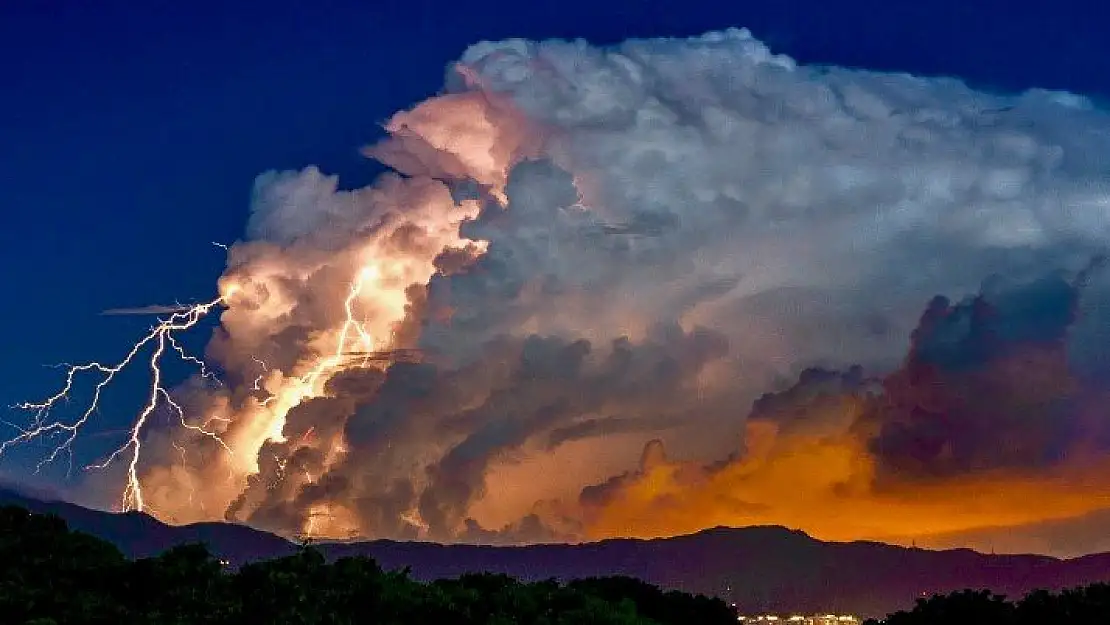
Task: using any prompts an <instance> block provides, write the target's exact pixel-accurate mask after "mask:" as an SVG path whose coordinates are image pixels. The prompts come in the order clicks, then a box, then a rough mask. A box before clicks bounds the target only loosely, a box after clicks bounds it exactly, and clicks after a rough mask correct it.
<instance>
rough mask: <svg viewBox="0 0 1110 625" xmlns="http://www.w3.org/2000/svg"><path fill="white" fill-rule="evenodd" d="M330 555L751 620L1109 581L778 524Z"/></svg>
mask: <svg viewBox="0 0 1110 625" xmlns="http://www.w3.org/2000/svg"><path fill="white" fill-rule="evenodd" d="M0 505H18V506H21V507H24V508H26V509H28V510H31V511H32V512H38V513H54V514H57V515H58V516H60V517H61V518H63V519H65V520H66V521H67V523H68V524H69V526H70V528H71V529H74V530H76V531H81V532H85V533H88V534H92V535H94V536H97V537H99V538H102V539H104V540H107V541H108V542H111V543H112V544H114V545H116V546H117V547H118V548H119V549H120V550H121V551H122V552H123V553H124V554H126V555H127V556H129V557H133V558H137V557H148V556H152V555H156V554H158V553H160V552H162V551H164V550H165V549H167V548H169V547H171V546H173V545H176V544H181V543H187V542H204V543H206V544H208V545H209V549H210V550H211V551H212V552H213V554H214V555H216V556H218V557H220V558H222V559H225V560H228V561H230V562H231V563H232V564H233V565H241V564H244V563H247V562H251V561H254V560H260V559H267V558H273V557H280V556H284V555H289V554H292V553H294V552H295V551H296V549H297V548H298V545H296V544H295V543H293V542H291V541H289V540H287V539H285V538H282V537H280V536H277V535H274V534H270V533H267V532H264V531H261V530H256V529H253V528H250V527H247V526H245V525H238V524H234V523H221V522H205V523H195V524H191V525H184V526H172V525H167V524H165V523H163V522H161V521H159V520H157V519H155V518H153V517H151V516H149V515H146V514H143V513H135V512H130V513H123V514H118V513H111V512H103V511H99V510H91V509H89V508H84V507H81V506H78V505H76V504H72V503H67V502H64V501H42V500H39V499H35V498H33V497H29V496H27V495H25V494H21V493H18V492H15V491H11V490H4V489H0ZM316 546H317V547H318V548H319V549H320V550H321V551H322V552H323V553H324V554H325V556H327V557H328V558H329V559H335V558H340V557H344V556H357V555H368V556H371V557H373V558H375V559H376V560H377V561H378V562H379V563H380V564H381V565H382V566H383V567H384V568H386V569H398V568H403V567H410V568H411V570H412V575H413V577H415V578H417V579H421V580H430V579H436V578H440V577H453V576H457V575H459V574H462V573H465V572H472V571H488V572H491V573H505V574H508V575H512V576H514V577H518V578H521V579H525V580H541V579H548V578H556V579H560V580H567V579H574V578H581V577H590V576H604V575H628V576H632V577H637V578H640V579H643V580H645V581H648V582H651V583H653V584H657V585H659V586H662V587H665V588H675V589H679V590H684V591H688V592H698V593H704V594H709V595H718V596H721V597H722V598H724V599H726V600H728V601H730V602H735V603H736V604H737V605H738V606H739V609H741V610H742V611H746V612H818V611H822V612H826V611H836V612H850V613H855V614H861V615H867V616H881V615H884V614H887V613H889V612H891V611H894V610H898V609H903V608H908V607H910V606H912V604H913V600H914V599H915V598H917V597H920V596H924V595H930V594H933V593H938V592H949V591H952V590H960V589H963V588H989V589H991V590H993V591H995V592H999V593H1002V594H1006V595H1008V596H1011V597H1016V596H1020V595H1023V594H1025V593H1027V592H1029V591H1031V590H1034V589H1037V588H1047V589H1058V588H1063V587H1071V586H1078V585H1083V584H1088V583H1094V582H1101V581H1110V553H1099V554H1090V555H1086V556H1079V557H1076V558H1070V559H1061V558H1055V557H1052V556H1045V555H1036V554H984V553H980V552H977V551H974V550H971V549H964V548H960V549H947V550H929V549H922V548H918V547H903V546H896V545H888V544H885V543H881V542H877V541H863V540H861V541H850V542H826V541H822V540H818V539H816V538H813V537H812V536H809V535H808V534H806V533H805V532H803V531H801V530H796V529H789V528H785V527H781V526H773V525H761V526H751V527H742V528H732V527H725V526H717V527H713V528H706V529H704V530H701V531H698V532H695V533H692V534H687V535H683V536H676V537H670V538H649V539H643V538H612V539H606V540H602V541H598V542H590V543H580V544H538V545H517V546H494V545H473V544H441V543H434V542H405V541H395V540H387V539H379V540H368V541H360V542H329V541H321V542H319V543H317V544H316Z"/></svg>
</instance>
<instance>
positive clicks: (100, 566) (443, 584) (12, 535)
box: [0, 507, 735, 625]
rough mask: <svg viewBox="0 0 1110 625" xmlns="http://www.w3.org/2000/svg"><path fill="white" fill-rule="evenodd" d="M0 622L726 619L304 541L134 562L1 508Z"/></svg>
mask: <svg viewBox="0 0 1110 625" xmlns="http://www.w3.org/2000/svg"><path fill="white" fill-rule="evenodd" d="M0 620H2V621H3V622H4V623H13V624H23V625H31V624H34V625H57V624H66V625H70V624H73V625H80V624H85V623H89V624H93V623H95V624H101V623H103V624H105V625H107V624H109V623H110V624H112V625H115V624H117V623H128V624H131V623H134V624H138V625H194V624H203V625H232V624H235V625H240V624H242V623H272V624H275V625H280V624H284V623H288V624H294V623H295V624H297V625H409V624H418V623H419V624H424V623H442V624H444V625H688V624H691V623H699V624H704V625H724V624H725V623H730V624H731V623H734V622H735V616H734V615H733V614H732V613H731V611H730V610H729V609H728V607H727V606H726V605H725V604H724V602H723V601H721V600H719V599H709V598H707V597H691V596H689V595H685V594H683V593H676V592H663V591H661V590H660V589H658V588H656V587H654V586H651V585H649V584H645V583H643V582H640V581H638V580H633V579H627V578H612V579H595V580H583V581H581V582H574V583H572V584H560V583H558V582H555V581H545V582H537V583H522V582H519V581H517V580H515V579H513V578H510V577H507V576H504V575H492V574H487V573H471V574H466V575H462V576H460V577H459V578H457V579H450V580H437V581H435V582H431V583H421V582H418V581H416V580H413V579H412V578H411V576H410V573H409V571H408V570H407V569H406V570H400V571H383V570H382V569H381V567H379V566H378V564H377V563H376V562H375V561H374V560H372V559H370V558H362V557H359V558H343V559H339V560H337V561H335V562H331V563H329V562H327V561H326V560H325V558H324V556H323V555H322V554H321V553H320V551H318V550H317V549H315V548H314V547H313V546H312V545H310V544H307V543H305V544H302V545H301V548H300V549H299V550H298V551H297V553H295V554H294V555H291V556H288V557H284V558H277V559H274V560H268V561H264V562H253V563H250V564H246V565H244V566H243V567H241V568H240V569H238V570H231V569H230V568H229V567H227V566H225V565H224V564H223V563H221V562H220V561H219V560H218V559H216V558H215V557H214V556H213V555H212V554H211V553H210V552H209V551H208V549H207V548H206V547H205V546H203V545H181V546H178V547H174V548H173V549H170V550H169V551H166V552H165V553H163V554H162V555H160V556H157V557H154V558H146V559H141V560H136V561H129V560H127V559H125V558H124V557H123V555H121V554H120V552H119V551H118V550H116V549H115V547H113V546H111V545H110V544H108V543H106V542H103V541H101V540H99V539H97V538H94V537H92V536H87V535H85V534H81V533H78V532H71V531H69V530H68V528H67V527H66V524H65V522H64V521H62V520H61V519H59V518H57V517H54V516H41V515H35V514H31V513H29V512H27V511H26V510H23V509H21V508H15V507H4V508H0Z"/></svg>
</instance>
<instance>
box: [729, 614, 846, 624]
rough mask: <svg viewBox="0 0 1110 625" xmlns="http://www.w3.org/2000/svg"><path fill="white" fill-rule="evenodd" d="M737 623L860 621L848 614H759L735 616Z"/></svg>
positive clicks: (832, 622)
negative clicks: (784, 615)
mask: <svg viewBox="0 0 1110 625" xmlns="http://www.w3.org/2000/svg"><path fill="white" fill-rule="evenodd" d="M736 620H737V621H740V622H741V623H780V622H781V623H790V625H859V624H860V623H862V621H861V620H860V619H859V618H858V617H855V616H852V615H850V614H843V615H836V614H817V615H814V616H802V615H800V614H795V615H793V616H788V617H781V616H775V615H774V614H761V615H758V616H737V617H736Z"/></svg>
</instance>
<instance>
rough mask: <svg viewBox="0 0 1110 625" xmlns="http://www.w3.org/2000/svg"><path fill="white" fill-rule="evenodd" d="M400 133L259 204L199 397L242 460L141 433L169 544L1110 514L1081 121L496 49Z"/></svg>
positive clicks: (630, 51)
mask: <svg viewBox="0 0 1110 625" xmlns="http://www.w3.org/2000/svg"><path fill="white" fill-rule="evenodd" d="M386 130H387V132H388V137H387V138H386V139H385V140H384V141H383V142H381V143H380V144H378V145H375V146H370V147H368V148H367V149H366V151H365V152H366V154H367V155H369V156H371V157H373V158H376V159H379V160H381V161H382V162H384V163H386V164H387V165H389V166H390V167H392V168H394V169H395V170H396V173H388V174H385V175H383V176H381V177H380V178H379V179H378V180H377V181H376V182H375V183H374V184H372V185H370V186H368V187H365V188H361V189H354V190H344V189H341V188H340V186H339V183H338V180H337V179H336V178H335V177H331V176H327V175H325V174H323V173H322V172H320V171H319V170H318V169H317V168H314V167H308V168H306V169H304V170H302V171H299V172H270V173H267V174H264V175H262V176H260V177H259V178H258V180H257V181H256V184H255V189H254V199H253V206H252V212H251V216H250V219H249V221H248V224H247V231H246V235H247V236H246V240H245V241H242V242H239V243H236V244H235V245H233V246H231V248H230V249H229V255H228V269H227V272H226V273H225V275H224V276H223V277H222V278H221V282H220V287H221V293H223V294H225V295H226V304H227V309H226V310H225V311H224V312H223V313H222V316H221V327H220V328H219V329H218V330H217V332H216V335H215V337H214V338H213V340H212V342H211V344H210V345H209V348H208V352H207V356H208V358H209V359H210V360H212V361H213V362H214V363H217V364H218V365H219V369H220V370H221V371H222V372H223V377H224V382H225V384H224V386H221V387H212V385H207V384H202V383H198V382H195V381H194V382H192V383H190V384H189V385H186V386H185V387H184V388H183V389H182V390H181V391H180V392H179V395H180V396H181V403H182V405H183V406H185V407H186V408H187V412H188V414H189V415H191V418H193V419H195V420H196V421H197V422H205V423H208V422H211V421H212V420H213V419H215V421H214V422H215V423H216V424H221V425H220V426H219V427H220V434H221V436H222V437H223V438H224V440H226V441H228V443H229V445H230V446H231V447H232V448H233V449H234V454H232V455H229V454H227V453H225V452H224V451H223V450H221V449H220V448H219V447H218V446H217V445H216V444H215V443H214V442H213V441H212V440H211V439H205V438H204V437H203V436H187V437H182V436H180V435H179V434H176V433H174V434H171V433H161V432H160V433H158V434H157V435H152V436H153V437H154V439H155V440H154V441H153V442H152V443H151V446H150V447H151V448H152V449H153V450H155V452H156V456H155V457H150V458H148V459H147V460H146V463H145V465H144V466H145V473H144V475H143V481H144V485H145V486H146V491H147V492H148V499H149V500H150V501H151V502H152V503H151V509H152V510H154V511H157V512H159V513H160V514H162V515H163V516H166V517H167V518H172V519H175V520H180V521H185V520H197V519H202V518H212V517H221V516H224V515H226V516H227V517H228V518H231V519H236V520H243V521H247V522H250V523H253V524H256V525H260V526H263V527H266V528H269V529H274V530H277V531H280V532H284V533H287V534H292V533H303V532H308V533H313V534H319V535H347V534H357V535H365V536H389V537H398V538H405V537H414V536H421V537H432V538H437V539H441V540H451V539H460V540H489V541H499V542H505V541H512V540H538V539H556V538H563V539H566V538H589V537H596V536H609V535H626V534H634V535H661V534H669V533H674V532H679V531H690V530H695V529H698V528H700V527H704V526H706V525H715V524H743V523H755V522H759V523H782V524H786V525H791V526H796V527H802V528H804V529H809V530H811V531H814V532H816V533H817V534H818V535H821V536H825V537H831V538H851V537H857V536H864V535H866V536H870V537H876V538H882V537H887V538H892V539H900V538H904V537H909V536H927V535H929V536H932V535H935V536H940V535H942V534H945V535H950V534H952V533H959V532H967V531H972V530H975V529H977V528H985V527H994V526H1014V525H1019V524H1025V523H1033V522H1040V521H1044V520H1046V519H1048V518H1049V517H1055V518H1065V517H1068V516H1075V515H1082V514H1088V513H1091V512H1092V511H1093V510H1094V509H1095V508H1096V507H1097V506H1098V503H1097V502H1098V501H1103V502H1104V503H1105V500H1098V499H1097V498H1098V497H1102V496H1105V495H1106V494H1107V493H1108V492H1110V485H1108V484H1106V483H1105V482H1103V481H1100V480H1097V479H1094V478H1090V476H1093V475H1097V474H1098V473H1097V471H1098V470H1101V469H1103V468H1105V467H1104V465H1105V464H1107V463H1110V455H1106V454H1104V451H1105V450H1106V447H1105V446H1104V445H1103V441H1104V437H1105V436H1106V432H1105V431H1104V428H1103V426H1102V425H1101V423H1102V420H1101V418H1100V416H1101V415H1100V413H1099V408H1098V406H1100V405H1101V403H1100V401H1101V399H1100V398H1101V394H1100V389H1101V388H1102V386H1101V382H1102V381H1103V380H1104V379H1105V376H1104V373H1105V372H1107V371H1110V367H1108V364H1107V363H1108V361H1107V360H1106V359H1105V357H1104V355H1105V354H1104V350H1102V349H1101V347H1100V346H1101V345H1105V341H1104V340H1101V339H1105V338H1106V337H1107V333H1106V328H1107V324H1106V315H1105V314H1104V312H1103V311H1104V310H1105V307H1106V305H1107V304H1110V299H1108V296H1110V289H1108V288H1106V285H1105V284H1102V283H1101V281H1103V280H1104V279H1103V277H1102V275H1101V274H1100V273H1099V272H1094V273H1092V274H1091V276H1089V280H1090V281H1091V285H1089V286H1088V287H1083V288H1080V286H1079V285H1078V284H1077V283H1076V282H1075V279H1074V275H1073V273H1070V274H1069V273H1066V272H1075V271H1077V270H1079V269H1080V268H1082V267H1084V266H1087V264H1088V263H1089V262H1090V259H1091V258H1092V257H1094V256H1095V255H1097V254H1099V253H1102V252H1103V251H1104V248H1105V247H1106V242H1107V241H1108V239H1110V221H1108V220H1107V219H1106V215H1107V209H1110V161H1108V160H1107V159H1106V158H1105V154H1106V153H1107V151H1108V149H1110V117H1108V116H1107V114H1106V113H1105V112H1104V111H1101V110H1098V109H1096V108H1095V107H1093V106H1092V105H1091V104H1090V103H1089V102H1088V101H1087V100H1085V99H1084V98H1082V97H1079V96H1075V95H1072V94H1064V93H1055V92H1048V91H1043V90H1031V91H1028V92H1025V93H1021V94H1016V95H998V94H989V93H985V92H980V91H976V90H974V89H972V88H970V87H968V86H967V85H964V84H963V83H961V82H959V81H958V80H954V79H950V78H920V77H914V76H909V75H905V74H888V73H876V72H867V71H861V70H852V69H845V68H838V67H807V66H799V65H798V64H796V63H795V62H794V61H792V60H791V59H789V58H787V57H784V56H781V55H775V54H772V53H771V52H770V51H769V50H768V49H767V48H766V47H765V46H764V45H763V44H762V43H760V42H759V41H757V40H756V39H754V38H753V37H752V36H751V35H750V33H748V32H747V31H745V30H727V31H723V32H717V33H710V34H707V35H704V36H702V37H697V38H692V39H658V40H633V41H628V42H625V43H622V44H620V45H617V46H614V47H607V48H602V47H596V46H591V45H589V44H587V43H585V42H581V41H575V42H567V41H545V42H532V41H523V40H509V41H502V42H484V43H480V44H477V45H475V46H472V47H471V48H470V49H468V50H466V51H465V52H464V53H463V55H462V57H461V59H460V60H459V62H458V63H455V64H452V65H451V67H449V68H448V72H447V80H446V85H445V90H444V92H443V93H442V94H441V95H438V96H436V97H433V98H430V99H429V100H427V101H425V102H422V103H419V104H417V105H416V106H414V107H413V108H412V109H410V110H408V111H403V112H400V113H398V114H397V115H396V116H394V117H393V118H392V119H391V120H390V121H389V122H388V123H387V124H386ZM1049 269H1058V270H1060V271H1062V272H1065V273H1062V274H1060V275H1057V276H1048V277H1046V273H1047V272H1048V271H1049ZM992 276H993V277H992ZM1069 276H1070V277H1069ZM984 280H986V282H985V283H984ZM981 285H982V292H981V294H980V295H979V296H978V297H976V298H973V299H972V300H969V301H966V302H959V303H955V304H953V303H952V302H950V301H947V300H944V299H935V300H934V299H933V298H935V297H937V296H938V295H940V296H945V297H960V296H962V295H963V294H966V293H975V292H978V291H979V290H980V286H981ZM930 301H933V304H932V305H930V306H929V308H928V312H927V313H926V315H925V317H924V318H922V316H921V311H922V309H923V307H925V306H926V305H927V304H928V303H929V302H930ZM991 311H993V312H994V313H997V312H998V311H1002V312H1001V316H993V317H992V316H990V314H988V313H990V312H991ZM919 321H920V323H919ZM915 327H917V328H918V329H917V332H916V334H912V333H913V331H914V328H915ZM907 349H909V355H908V356H907ZM398 350H401V351H398ZM378 355H380V357H379V356H378ZM389 355H396V357H395V358H394V357H391V356H389ZM402 355H403V357H401V356H402ZM371 356H373V357H371ZM390 360H400V361H403V362H395V363H393V364H392V366H390V362H389V361H390ZM799 375H800V376H801V378H800V381H799ZM791 387H793V388H791ZM768 392H772V393H773V394H771V395H767V393H768ZM761 397H762V398H763V399H760V398H761ZM756 400H759V401H758V402H757V401H756ZM753 402H754V409H753ZM922 411H925V412H924V413H923V412H922ZM930 411H932V412H930ZM749 413H751V416H750V418H749V417H748V415H749ZM186 433H189V432H186ZM193 434H195V432H193ZM648 441H653V442H651V443H648V445H647V448H646V450H645V447H644V446H645V443H647V442H648ZM664 441H665V442H664ZM171 443H172V444H171ZM175 446H176V447H178V448H181V449H184V450H185V451H186V452H188V453H186V454H180V453H178V450H177V449H175ZM1073 452H1074V453H1073ZM1075 454H1079V455H1078V456H1076V455H1075ZM1076 457H1079V458H1082V462H1080V461H1073V459H1074V458H1076ZM630 469H631V470H630ZM614 476H615V477H614ZM1091 480H1094V482H1091ZM1081 486H1082V488H1081ZM584 487H585V490H583V489H584ZM1084 489H1086V490H1084ZM1044 493H1049V494H1048V495H1046V494H1044ZM1034 494H1035V495H1034ZM1038 498H1039V499H1038ZM969 500H972V501H974V502H975V503H974V505H968V503H967V502H968V501H969ZM1034 501H1039V502H1040V503H1039V504H1037V505H1036V506H1034V504H1033V502H1034Z"/></svg>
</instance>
